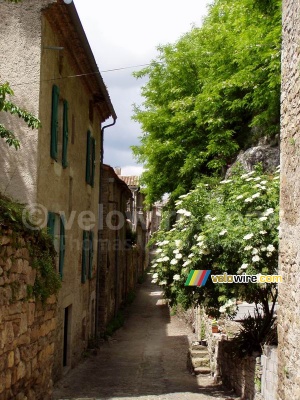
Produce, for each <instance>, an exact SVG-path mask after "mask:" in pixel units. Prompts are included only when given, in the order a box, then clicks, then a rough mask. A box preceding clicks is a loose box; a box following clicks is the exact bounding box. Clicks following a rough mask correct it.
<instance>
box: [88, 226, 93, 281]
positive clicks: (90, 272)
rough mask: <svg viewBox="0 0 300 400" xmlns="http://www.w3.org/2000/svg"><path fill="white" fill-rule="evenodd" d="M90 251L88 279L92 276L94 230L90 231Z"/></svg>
mask: <svg viewBox="0 0 300 400" xmlns="http://www.w3.org/2000/svg"><path fill="white" fill-rule="evenodd" d="M89 236H90V238H89V239H90V249H89V250H90V253H89V279H92V277H93V258H94V232H93V231H90V235H89Z"/></svg>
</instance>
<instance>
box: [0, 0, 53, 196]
mask: <svg viewBox="0 0 300 400" xmlns="http://www.w3.org/2000/svg"><path fill="white" fill-rule="evenodd" d="M52 2H53V1H51V0H42V1H36V0H27V1H26V2H22V3H20V4H13V3H8V2H5V1H3V0H1V1H0V15H1V21H2V22H1V24H0V36H1V43H0V51H1V63H0V81H1V83H3V82H9V83H10V86H11V88H12V89H13V91H14V94H15V95H14V96H13V97H12V98H11V100H12V101H14V102H15V103H16V104H17V105H18V106H20V107H22V108H25V109H26V110H28V111H30V112H31V113H33V114H34V115H35V116H37V117H38V116H39V93H40V58H41V34H42V31H41V16H40V9H41V7H43V6H45V5H47V4H49V3H52ZM0 123H3V124H4V125H6V126H7V127H9V128H10V129H11V130H12V131H13V132H14V133H15V134H16V136H17V137H18V138H19V139H20V141H21V148H20V149H19V150H18V151H16V150H15V149H14V148H10V147H8V145H6V144H5V143H4V141H3V140H2V139H1V146H0V170H1V179H0V191H1V192H2V193H4V194H6V195H8V196H11V197H13V198H15V199H17V200H20V201H23V202H24V201H25V202H26V203H34V202H36V196H37V192H36V190H37V189H36V188H37V162H36V161H37V149H38V130H32V129H31V128H28V127H27V125H26V124H25V123H24V122H23V120H21V119H19V118H18V117H17V116H11V115H9V114H7V113H3V112H2V113H1V114H0Z"/></svg>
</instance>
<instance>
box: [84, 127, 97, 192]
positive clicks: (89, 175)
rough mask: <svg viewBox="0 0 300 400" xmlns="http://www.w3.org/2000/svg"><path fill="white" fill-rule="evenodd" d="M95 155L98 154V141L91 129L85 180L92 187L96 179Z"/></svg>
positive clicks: (88, 134)
mask: <svg viewBox="0 0 300 400" xmlns="http://www.w3.org/2000/svg"><path fill="white" fill-rule="evenodd" d="M95 156H96V141H95V139H94V138H93V137H92V134H91V131H87V144H86V175H85V180H86V182H87V183H88V184H89V185H91V186H92V187H94V180H95Z"/></svg>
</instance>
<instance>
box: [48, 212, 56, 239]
mask: <svg viewBox="0 0 300 400" xmlns="http://www.w3.org/2000/svg"><path fill="white" fill-rule="evenodd" d="M54 227H55V214H54V213H53V212H51V211H49V212H48V221H47V228H48V233H49V235H50V236H52V238H53V239H54Z"/></svg>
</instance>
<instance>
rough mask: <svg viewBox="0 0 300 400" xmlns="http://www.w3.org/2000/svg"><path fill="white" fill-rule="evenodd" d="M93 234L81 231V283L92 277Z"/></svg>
mask: <svg viewBox="0 0 300 400" xmlns="http://www.w3.org/2000/svg"><path fill="white" fill-rule="evenodd" d="M93 257H94V232H93V231H83V241H82V269H81V282H82V283H85V282H86V279H87V277H88V279H92V277H93Z"/></svg>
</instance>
